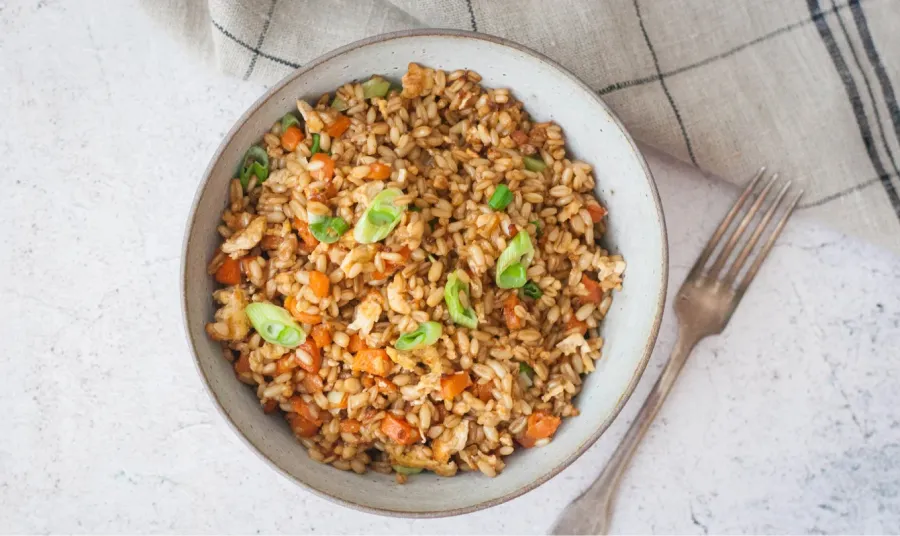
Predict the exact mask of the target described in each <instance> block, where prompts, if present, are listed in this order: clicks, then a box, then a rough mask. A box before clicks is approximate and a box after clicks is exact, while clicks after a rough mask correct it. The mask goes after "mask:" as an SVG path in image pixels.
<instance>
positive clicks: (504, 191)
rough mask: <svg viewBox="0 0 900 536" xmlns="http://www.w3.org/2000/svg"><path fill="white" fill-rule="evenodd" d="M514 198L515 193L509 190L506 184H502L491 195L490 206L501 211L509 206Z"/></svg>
mask: <svg viewBox="0 0 900 536" xmlns="http://www.w3.org/2000/svg"><path fill="white" fill-rule="evenodd" d="M512 200H513V193H512V192H510V191H509V187H508V186H507V185H505V184H500V185H498V186H497V188H496V189H495V190H494V195H492V196H491V199H490V201H488V206H489V207H491V208H492V209H494V210H495V211H501V210H503V209H505V208H506V207H507V206H509V204H510V203H511V202H512Z"/></svg>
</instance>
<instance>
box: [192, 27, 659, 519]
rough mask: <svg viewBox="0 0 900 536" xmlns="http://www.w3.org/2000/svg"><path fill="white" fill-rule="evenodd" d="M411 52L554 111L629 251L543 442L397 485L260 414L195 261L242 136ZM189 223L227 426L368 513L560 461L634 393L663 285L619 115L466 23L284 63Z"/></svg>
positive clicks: (211, 377) (488, 501)
mask: <svg viewBox="0 0 900 536" xmlns="http://www.w3.org/2000/svg"><path fill="white" fill-rule="evenodd" d="M410 61H415V62H418V63H421V64H424V65H427V66H430V67H435V68H440V69H445V70H448V71H452V70H455V69H460V68H467V69H472V70H475V71H477V72H478V73H480V74H481V75H482V76H483V77H484V80H483V84H484V85H486V86H489V87H508V88H511V90H512V91H513V93H514V94H515V96H516V97H517V98H519V99H520V100H522V101H523V102H524V103H525V106H526V109H527V110H528V111H529V112H530V113H531V115H532V116H533V117H534V118H535V119H536V120H553V121H555V122H557V123H558V124H560V125H561V126H562V127H563V129H564V131H565V133H566V137H567V142H568V147H569V149H570V151H571V153H570V154H573V155H575V156H576V157H577V158H579V159H581V160H584V161H586V162H589V163H590V164H592V165H593V166H594V168H595V173H596V177H597V182H598V186H597V194H598V196H599V197H600V199H601V200H602V201H603V203H604V204H605V205H606V206H607V207H608V208H609V211H610V216H609V220H608V221H609V226H608V234H607V237H606V243H607V247H608V248H609V249H610V250H612V251H614V252H619V253H621V254H622V255H624V257H625V260H626V261H627V263H628V268H627V270H626V272H625V286H624V290H623V291H622V292H619V293H617V294H616V295H615V298H614V300H613V306H612V309H611V311H610V313H609V315H608V317H607V319H606V321H605V323H604V325H603V327H602V333H601V334H602V336H603V337H604V338H605V340H606V344H605V346H604V349H603V359H602V360H601V361H599V362H598V367H597V371H596V372H595V373H593V374H590V375H589V376H587V378H586V381H585V386H584V390H583V392H582V393H581V394H580V395H579V396H578V398H577V404H578V407H579V409H580V410H581V412H582V413H581V415H580V416H578V417H575V418H571V419H568V420H565V421H564V422H563V424H562V426H561V427H560V428H559V431H558V433H557V434H556V436H555V438H554V440H553V442H551V443H550V444H549V445H548V446H546V447H544V448H539V449H531V450H527V451H526V450H524V449H520V450H521V452H517V453H516V454H514V455H513V457H511V458H510V459H508V460H507V462H508V464H507V467H506V469H505V470H504V471H503V472H502V473H501V474H500V475H499V476H497V477H496V478H493V479H490V478H487V477H484V476H482V475H480V474H472V473H460V474H459V475H458V476H457V477H455V478H439V477H436V476H435V475H432V474H424V473H423V474H421V475H418V476H416V477H415V478H411V479H410V481H409V483H408V484H407V485H405V486H398V485H395V484H394V483H393V479H391V478H390V477H386V476H384V475H379V474H376V473H371V472H370V473H369V474H366V475H356V474H354V473H350V472H342V471H339V470H337V469H334V468H332V467H329V466H324V465H320V464H318V463H316V462H314V461H312V460H310V459H309V458H308V457H307V455H306V452H305V450H304V449H303V447H302V446H301V445H300V444H299V443H298V442H297V441H296V440H295V439H294V437H293V436H292V435H291V433H290V431H289V430H288V428H287V426H286V425H285V423H284V421H283V420H282V419H280V418H274V417H268V416H265V415H263V413H262V411H261V409H260V406H259V403H258V401H257V398H256V395H255V393H254V391H253V390H252V389H250V388H248V387H247V386H245V385H243V384H241V383H239V382H238V381H237V380H236V379H235V376H234V373H233V371H232V369H231V366H230V365H229V364H228V363H227V362H226V361H225V360H224V359H222V357H221V351H220V350H219V347H218V345H217V343H214V342H213V341H211V340H209V339H208V338H207V337H206V335H205V333H204V325H205V324H206V323H207V322H208V321H209V320H210V319H211V318H212V317H213V313H214V311H215V309H214V304H213V302H212V299H211V294H212V292H213V290H214V283H213V281H212V280H211V278H210V277H208V276H207V275H206V265H207V263H208V261H209V259H210V258H211V257H212V256H213V253H214V250H215V249H216V247H217V246H218V245H219V237H218V234H217V233H216V225H217V224H218V222H219V218H220V214H221V212H222V209H223V207H225V206H226V203H227V197H228V187H227V185H228V181H229V180H230V178H231V177H232V175H233V173H234V170H235V168H236V167H237V165H238V162H239V161H240V159H241V156H242V155H243V153H244V151H245V150H246V148H247V147H248V146H249V145H251V144H253V143H255V142H256V141H257V140H258V139H259V138H260V137H261V136H262V134H263V133H264V132H266V131H267V130H268V128H269V127H270V126H271V124H272V123H273V122H275V121H276V120H277V119H278V118H280V117H281V116H282V115H283V114H284V113H286V112H288V111H293V110H295V100H296V99H297V98H298V97H303V98H306V99H310V100H315V99H316V98H317V97H318V96H319V95H321V94H323V93H325V92H330V91H333V90H334V88H336V87H337V86H339V85H340V84H342V83H344V82H346V81H349V80H353V79H360V78H365V77H368V76H369V75H371V74H373V73H380V74H382V75H385V76H388V77H391V78H395V79H397V80H399V78H400V76H401V75H402V74H403V73H404V72H405V70H406V65H407V63H408V62H410ZM188 226H189V227H188V232H187V236H186V242H185V248H186V249H185V253H184V255H185V258H184V282H183V284H184V293H185V296H184V300H185V303H184V305H185V322H186V329H187V332H188V336H189V339H190V340H191V343H192V345H193V347H194V351H195V352H196V357H197V360H198V364H199V368H200V371H201V373H202V375H203V376H204V377H205V380H206V382H207V383H208V385H209V388H210V389H211V391H212V394H213V396H214V398H215V399H216V400H217V402H218V404H219V405H220V406H221V408H222V409H223V410H224V412H225V413H226V414H227V417H228V418H229V419H230V420H231V423H232V424H233V425H234V426H235V427H236V428H237V429H238V431H239V432H240V433H241V434H243V436H244V437H245V438H246V439H247V440H248V441H249V442H250V443H251V445H252V446H253V447H254V448H255V449H256V450H257V451H258V452H259V453H261V454H262V455H263V456H264V457H266V458H268V459H269V460H270V461H271V462H272V463H273V464H274V465H275V466H277V468H278V469H280V470H281V471H282V472H284V473H286V474H287V475H289V476H291V477H293V478H294V479H296V480H297V481H299V482H300V483H302V484H305V485H306V486H308V487H310V488H311V489H312V490H313V491H316V492H318V493H320V494H324V495H326V496H328V497H331V498H333V499H337V500H339V501H344V502H346V503H348V504H350V505H351V506H356V507H362V508H364V509H370V510H374V511H376V512H377V513H390V514H398V515H426V516H427V515H449V514H455V513H462V512H465V511H470V510H474V509H478V508H482V507H485V506H489V505H492V504H496V503H498V502H502V501H504V500H508V499H510V498H512V497H515V496H516V495H519V494H521V493H523V492H524V491H527V490H528V489H531V488H532V487H534V486H536V485H537V484H539V483H540V482H543V481H544V480H546V479H548V478H549V477H550V476H552V475H553V474H555V473H556V472H558V471H559V470H561V469H562V468H563V467H565V465H567V464H568V463H570V462H571V461H572V460H574V459H575V458H576V457H577V456H578V455H579V454H581V453H582V452H583V451H584V450H585V449H586V448H587V447H588V446H590V444H591V443H593V441H594V440H595V439H596V438H597V437H598V436H599V434H600V433H601V432H602V431H603V430H605V429H606V427H607V426H608V425H609V423H610V422H611V421H612V419H613V418H614V417H615V415H616V414H617V413H618V411H619V409H620V408H621V406H622V405H623V404H624V402H625V400H626V399H627V396H628V395H629V394H630V393H631V390H632V389H633V386H634V383H635V382H636V381H637V379H638V377H639V376H640V374H641V372H643V369H644V366H645V365H646V359H647V357H648V356H649V352H650V350H651V348H652V345H653V342H654V341H655V337H656V331H657V328H658V320H659V317H660V316H661V308H662V303H663V299H664V294H665V280H666V264H667V260H666V241H665V230H664V228H663V223H662V214H661V212H660V209H659V205H658V199H657V196H656V190H655V187H654V185H653V183H652V179H651V178H650V176H649V172H648V171H647V169H646V167H645V164H644V161H643V158H642V156H641V155H640V153H639V152H638V151H637V149H636V147H635V145H634V144H633V142H632V141H631V139H630V138H629V137H628V135H627V134H625V133H624V132H623V130H622V129H621V127H620V126H619V124H618V122H617V120H616V119H615V118H614V117H613V116H612V115H611V114H610V112H609V111H608V110H607V108H606V107H605V106H604V105H602V103H600V102H599V100H598V99H597V97H596V96H595V95H594V93H593V92H591V91H590V90H589V89H588V88H587V87H585V86H584V85H583V84H581V83H580V82H578V81H577V80H576V79H575V78H574V77H572V76H571V75H569V74H568V73H567V72H565V71H563V70H561V69H560V68H559V67H558V66H556V65H555V64H554V63H552V62H550V61H549V60H546V59H544V58H542V57H538V56H536V55H534V54H533V53H531V52H529V51H527V50H525V49H522V48H520V47H518V46H516V45H511V44H509V43H504V42H500V41H499V40H493V39H491V38H483V37H481V36H478V37H475V36H472V35H467V34H451V33H441V32H434V31H432V32H431V33H429V34H425V35H423V34H400V35H393V36H387V37H381V38H374V39H372V40H368V41H366V42H364V43H363V44H362V45H359V44H356V45H350V46H348V47H344V48H343V49H340V50H338V51H336V52H334V53H332V54H330V55H328V56H326V57H324V58H322V59H320V60H318V61H317V62H315V63H314V64H313V65H311V66H309V67H307V68H306V69H305V70H302V71H299V72H298V73H296V74H294V75H292V76H291V77H289V78H288V79H287V80H285V81H284V82H282V83H281V84H280V85H279V86H277V87H275V88H274V89H273V90H272V92H271V93H270V94H269V95H267V96H266V97H264V98H263V99H261V100H260V102H259V103H257V105H256V106H255V107H254V108H253V109H251V111H250V112H248V114H246V115H245V116H244V117H243V118H242V120H241V121H240V122H239V123H238V125H237V126H236V127H235V129H234V130H233V131H232V134H231V135H230V138H229V139H228V140H227V141H226V142H225V144H224V145H223V146H222V148H221V149H220V152H219V154H217V156H216V157H215V160H214V161H213V163H212V164H211V166H210V169H209V171H208V176H207V177H206V182H205V183H204V184H203V185H202V186H201V191H200V192H199V193H198V197H197V199H196V206H195V209H194V213H193V214H192V220H191V221H189V222H188Z"/></svg>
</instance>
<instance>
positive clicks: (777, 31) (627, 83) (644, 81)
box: [597, 4, 850, 95]
mask: <svg viewBox="0 0 900 536" xmlns="http://www.w3.org/2000/svg"><path fill="white" fill-rule="evenodd" d="M848 5H850V4H841V5H839V6H837V7H836V8H834V9H829V10H827V11H826V12H825V13H832V12H834V11H835V10H839V9H843V8H845V7H847V6H848ZM811 22H813V19H812V17H810V18H808V19H804V20H801V21H797V22H794V23H791V24H788V25H786V26H782V27H781V28H777V29H775V30H772V31H771V32H769V33H767V34H763V35H761V36H759V37H757V38H756V39H753V40H750V41H747V42H746V43H742V44H740V45H737V46H736V47H734V48H730V49H728V50H726V51H724V52H721V53H719V54H716V55H715V56H710V57H708V58H704V59H702V60H700V61H697V62H694V63H689V64H687V65H685V66H683V67H679V68H678V69H675V70H673V71H669V72H665V73H661V74H656V75H650V76H645V77H642V78H635V79H634V80H626V81H624V82H616V83H615V84H610V85H608V86H606V87H603V88H600V89H599V90H597V93H598V94H600V95H606V94H607V93H612V92H614V91H619V90H620V89H625V88H629V87H633V86H640V85H643V84H649V83H651V82H656V81H657V80H659V79H660V78H667V77H670V76H675V75H678V74H681V73H684V72H687V71H692V70H694V69H696V68H697V67H703V66H704V65H709V64H710V63H713V62H716V61H718V60H721V59H724V58H727V57H729V56H733V55H735V54H737V53H738V52H740V51H742V50H745V49H748V48H750V47H752V46H754V45H758V44H760V43H763V42H766V41H768V40H769V39H772V38H773V37H777V36H779V35H781V34H784V33H788V32H790V31H793V30H796V29H797V28H800V27H802V26H806V25H807V24H810V23H811Z"/></svg>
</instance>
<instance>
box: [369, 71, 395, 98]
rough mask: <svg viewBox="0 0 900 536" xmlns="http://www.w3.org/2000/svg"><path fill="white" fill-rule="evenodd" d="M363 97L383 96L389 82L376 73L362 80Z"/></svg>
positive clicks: (388, 87)
mask: <svg viewBox="0 0 900 536" xmlns="http://www.w3.org/2000/svg"><path fill="white" fill-rule="evenodd" d="M362 88H363V98H364V99H371V98H373V97H384V96H385V95H387V93H388V90H389V89H390V88H391V83H390V82H388V81H387V80H385V79H384V78H382V77H380V76H378V75H376V76H373V77H372V78H370V79H368V80H366V81H365V82H363V85H362Z"/></svg>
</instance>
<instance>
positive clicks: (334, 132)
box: [316, 114, 350, 154]
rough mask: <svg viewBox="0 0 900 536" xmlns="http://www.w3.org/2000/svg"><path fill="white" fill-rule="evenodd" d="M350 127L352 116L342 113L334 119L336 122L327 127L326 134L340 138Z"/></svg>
mask: <svg viewBox="0 0 900 536" xmlns="http://www.w3.org/2000/svg"><path fill="white" fill-rule="evenodd" d="M348 128H350V118H349V117H347V116H346V115H343V114H341V115H339V116H338V118H337V119H335V120H334V123H332V124H330V125H328V126H327V127H326V128H325V134H328V135H329V136H331V137H332V138H340V137H341V134H343V133H344V132H347V129H348ZM316 154H318V153H316Z"/></svg>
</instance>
